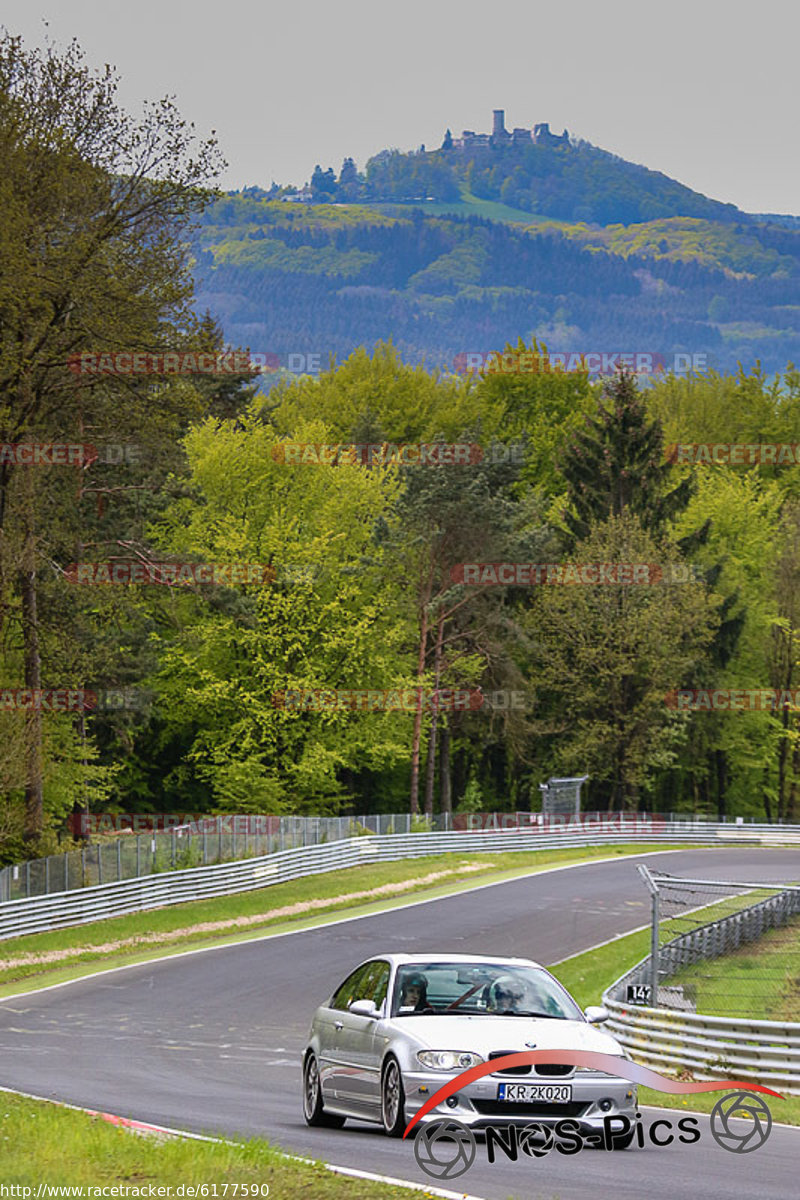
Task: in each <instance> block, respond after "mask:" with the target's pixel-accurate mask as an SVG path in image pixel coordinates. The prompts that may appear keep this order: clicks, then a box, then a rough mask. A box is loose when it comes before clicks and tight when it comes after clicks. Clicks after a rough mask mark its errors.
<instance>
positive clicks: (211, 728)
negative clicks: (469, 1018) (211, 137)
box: [0, 35, 800, 862]
mask: <svg viewBox="0 0 800 1200" xmlns="http://www.w3.org/2000/svg"><path fill="white" fill-rule="evenodd" d="M0 92H2V95H3V97H4V104H3V106H2V107H0V149H2V153H3V161H4V164H5V170H4V173H3V176H2V178H1V179H0V191H2V192H3V196H4V198H5V200H6V204H5V210H6V212H7V214H8V222H7V227H6V230H5V236H4V238H3V241H2V243H0V428H1V430H2V438H1V439H0V444H1V445H2V455H0V535H1V536H0V619H2V622H3V638H2V641H0V672H1V673H2V680H1V681H0V682H1V683H2V687H1V688H0V732H1V733H2V737H1V738H0V862H8V861H14V860H18V859H20V858H22V857H26V856H32V855H34V854H36V853H41V852H46V851H48V850H49V849H52V848H53V847H54V845H55V843H56V840H57V838H58V836H59V833H60V832H62V831H64V830H65V828H66V823H67V819H68V817H69V815H70V814H71V813H74V812H80V811H85V810H87V809H88V810H91V811H95V812H100V811H109V810H110V811H125V812H168V811H179V812H258V813H280V812H295V813H325V812H337V811H349V812H355V813H360V812H367V811H371V812H374V811H398V810H404V809H408V808H410V809H411V811H412V812H418V811H420V812H431V811H434V810H435V809H437V808H439V809H444V810H447V809H450V808H460V809H462V810H465V809H472V810H476V809H479V808H483V809H492V808H496V809H513V808H527V807H530V806H532V805H533V806H535V805H536V803H537V801H538V796H539V792H538V784H539V783H540V782H541V781H542V780H544V779H546V778H547V777H548V776H549V775H552V774H556V775H564V774H584V773H585V774H588V775H589V776H590V784H589V789H588V795H587V796H586V798H585V802H586V804H587V806H589V807H596V808H609V809H614V810H634V809H640V810H649V811H653V810H661V811H663V810H673V811H678V812H681V811H684V812H697V813H703V814H710V815H712V814H716V813H720V814H727V815H736V814H749V815H754V816H758V817H762V818H763V817H766V818H767V819H769V820H775V819H797V818H798V816H800V813H799V812H798V785H799V784H800V722H799V721H798V712H800V705H798V703H797V697H798V680H797V672H798V650H797V647H798V638H799V637H800V475H799V474H798V471H799V470H800V467H798V463H797V461H796V459H797V454H796V453H795V451H796V447H797V446H798V444H800V373H798V371H797V370H796V369H795V368H794V367H793V366H791V365H787V362H788V360H789V359H790V358H791V357H792V356H793V354H794V351H795V347H796V344H797V336H798V324H797V320H798V311H800V306H798V305H797V304H795V303H794V300H795V298H796V293H797V273H798V248H797V241H796V239H797V236H798V234H797V232H796V231H795V230H793V229H792V228H790V227H789V226H788V225H786V224H783V225H778V224H772V223H764V222H747V221H740V220H739V219H738V218H737V220H736V221H734V222H725V221H716V220H715V221H709V220H707V219H706V218H700V217H696V216H679V215H674V216H672V217H664V218H659V219H658V220H656V221H654V222H651V223H650V224H649V225H648V226H636V227H632V228H631V227H623V226H619V227H616V226H609V227H605V228H600V227H599V226H598V227H596V228H590V227H589V226H588V225H585V226H571V227H569V228H566V229H542V228H540V227H536V226H534V227H531V228H527V227H526V226H524V225H523V226H520V225H518V224H511V223H505V222H501V221H491V220H488V219H486V218H483V217H475V216H473V217H464V216H459V215H453V214H449V215H448V214H444V213H443V214H441V215H426V214H424V213H422V212H420V211H415V210H411V211H408V210H406V211H397V212H386V211H381V210H378V209H372V208H369V207H368V206H364V205H361V206H359V205H356V204H352V205H351V204H345V205H341V206H340V205H338V204H329V205H303V204H295V203H290V202H287V201H283V200H270V199H268V198H266V197H265V196H263V195H259V194H253V193H248V194H235V195H228V196H222V197H220V196H219V195H218V194H215V193H214V192H213V191H212V190H211V188H210V186H209V185H210V181H211V180H213V178H214V175H215V172H216V171H217V170H218V169H219V162H218V157H217V152H216V147H215V145H214V143H213V141H212V142H208V143H201V144H200V145H199V146H198V145H197V144H196V143H195V141H194V138H193V135H192V134H191V133H190V132H189V131H188V130H187V127H186V125H185V124H184V123H183V122H182V121H181V119H180V117H179V115H178V114H177V112H176V111H175V110H174V108H172V107H171V105H170V104H169V103H168V102H165V103H164V104H163V105H160V106H158V108H157V109H156V110H153V111H152V112H151V113H150V115H149V116H147V117H146V118H144V123H143V124H137V123H136V122H134V121H132V119H130V118H128V117H127V116H126V115H125V114H124V113H122V112H121V111H120V110H119V109H118V107H117V105H116V102H115V98H114V85H113V81H109V79H108V78H107V77H105V76H103V77H97V76H95V75H94V74H93V73H92V72H91V71H90V70H89V69H88V68H87V67H86V65H85V62H84V60H83V57H82V55H81V52H80V49H79V47H77V45H76V44H74V43H73V44H71V46H70V47H69V48H68V49H67V51H65V52H64V53H63V54H62V55H60V54H59V52H57V51H56V50H55V49H54V48H53V47H48V48H47V49H46V50H45V51H33V52H27V51H26V50H25V49H24V47H23V46H22V45H21V43H20V41H19V39H14V38H10V37H8V35H3V36H2V37H0ZM53 105H56V108H57V110H58V114H59V126H58V136H57V137H55V136H54V134H53V123H52V115H53V111H54V110H53ZM354 186H356V184H355V183H354ZM12 199H13V203H12ZM206 308H207V309H209V310H210V311H207V312H206V311H204V310H205V309H206ZM236 347H242V348H243V349H245V350H246V349H247V348H249V349H250V350H251V351H256V352H263V353H264V354H269V355H270V356H271V357H270V360H269V363H270V374H269V375H268V376H265V375H263V374H253V373H252V371H251V370H250V369H249V367H248V366H247V356H246V354H243V355H241V356H240V357H238V358H237V359H236V360H235V370H233V369H231V367H230V363H231V362H232V361H234V360H233V359H232V356H231V353H230V351H231V350H232V349H235V348H236ZM473 349H476V350H483V349H485V350H501V351H503V352H504V356H505V357H504V361H505V362H506V363H507V364H509V369H508V370H507V371H504V372H502V373H500V372H496V371H492V370H489V369H483V370H480V371H475V372H472V373H465V372H460V371H459V370H457V369H456V368H455V363H456V358H457V356H458V355H460V354H463V353H464V352H465V351H468V350H473ZM756 349H757V353H755V351H756ZM554 350H559V351H576V352H579V351H584V352H588V351H598V350H599V351H636V350H643V351H654V352H657V353H659V354H662V355H663V356H664V357H667V356H668V355H669V354H671V353H674V352H678V351H681V352H691V353H696V352H698V351H701V350H707V351H708V354H709V356H716V363H717V366H716V367H714V365H713V363H712V364H711V366H710V369H707V370H703V371H698V372H695V373H692V374H690V375H686V376H682V377H679V376H678V375H676V374H675V373H666V374H664V375H662V376H659V377H658V378H655V379H652V378H651V379H649V380H648V381H647V385H645V384H644V382H643V381H638V382H637V380H636V378H635V377H634V376H632V375H630V374H626V373H625V372H617V373H614V374H612V375H610V376H609V377H608V378H606V379H605V380H602V381H601V380H597V379H593V378H592V377H591V376H590V374H589V372H588V370H587V369H585V368H584V367H583V366H582V365H581V364H580V363H577V365H576V366H575V368H574V369H570V370H551V369H549V365H548V364H549V357H548V355H549V353H552V351H554ZM293 353H295V354H296V353H299V354H302V355H304V356H305V357H306V359H307V356H308V354H310V353H313V354H316V355H317V356H318V357H319V360H320V361H319V363H318V369H317V368H316V367H315V369H314V370H313V371H311V372H309V371H306V372H305V373H300V372H299V371H292V370H289V369H283V356H284V355H286V356H288V355H290V354H293ZM112 354H115V355H117V359H112ZM84 355H86V356H88V358H89V359H90V360H92V361H96V362H106V361H107V362H109V363H113V362H116V361H121V360H122V359H125V360H126V362H127V367H126V368H125V369H121V370H116V369H108V370H93V371H87V372H83V373H81V371H80V370H76V364H80V363H81V362H83V361H84V358H83V356H84ZM737 355H740V356H741V357H742V360H743V365H742V366H741V367H738V368H737V367H736V365H735V362H732V359H735V357H736V356H737ZM756 357H760V358H761V359H762V365H761V366H758V365H757V364H756V363H755V362H754V359H755V358H756ZM168 358H169V359H171V360H176V359H180V361H181V362H189V363H191V364H192V365H191V366H190V367H186V368H182V369H181V371H174V372H173V371H170V370H167V369H166V368H165V367H163V365H162V366H158V365H154V364H159V363H161V364H163V363H164V362H166V360H167V359H168ZM139 359H141V361H142V362H143V363H144V364H145V365H144V366H142V367H141V369H139V368H138V367H137V369H136V370H133V369H132V367H131V363H132V360H137V361H138V360H139ZM209 360H210V361H211V362H212V363H217V362H219V363H220V364H221V365H220V366H219V369H215V370H212V371H205V370H204V369H203V368H202V367H201V365H200V364H201V362H202V363H207V362H208V361H209ZM423 360H424V361H423ZM523 363H524V364H525V365H524V367H523V365H522V364H523ZM148 364H149V365H148ZM437 364H438V365H437ZM439 366H441V367H443V368H444V369H438V367H439ZM517 367H518V368H519V369H515V368H517ZM265 382H266V383H268V384H269V385H270V386H268V387H265V386H264V385H265ZM704 443H714V444H727V443H734V444H737V445H745V446H749V447H752V446H758V445H761V444H767V445H768V446H769V445H772V446H773V447H774V445H775V444H780V445H781V446H783V447H784V448H785V447H792V448H793V449H792V450H791V452H786V453H781V455H780V456H776V455H775V454H773V455H772V456H771V457H770V456H769V455H766V456H758V455H756V456H755V457H752V456H751V457H749V458H747V457H741V456H739V457H738V458H737V457H735V456H734V457H731V460H730V461H728V462H726V461H721V462H720V461H714V460H713V456H712V457H711V459H709V457H708V456H706V457H705V458H703V456H699V457H698V456H697V455H695V456H694V458H692V455H691V454H690V455H689V456H688V458H687V456H686V455H685V454H683V453H682V452H681V451H680V447H681V446H686V445H688V446H690V447H693V446H695V445H696V444H704ZM352 445H356V446H359V447H361V448H362V450H361V451H359V452H350V451H347V450H345V449H344V447H346V446H352ZM401 446H402V447H404V451H403V452H402V453H400V451H399V449H398V451H396V452H394V451H390V450H382V449H381V447H398V448H399V447H401ZM365 447H366V448H367V449H368V451H369V452H368V453H365V452H363V451H364V448H365ZM420 447H423V448H424V454H423V453H422V451H421V449H420ZM415 448H416V450H415ZM464 449H466V453H465V454H464V453H462V452H461V451H462V450H464ZM456 450H457V451H458V452H456ZM61 451H63V453H62V452H61ZM406 451H409V453H408V454H406ZM494 564H501V566H502V570H500V571H499V572H498V571H496V570H495V566H494ZM537 564H538V566H537ZM598 564H600V566H602V568H603V570H602V573H601V576H600V577H599V576H598V570H599V567H598ZM609 564H611V565H615V570H617V569H618V575H609V571H610V567H609ZM487 570H488V573H487ZM559 572H561V574H559ZM542 573H544V574H542ZM532 579H533V582H532ZM542 579H544V583H542ZM634 579H635V583H636V586H632V583H633V582H634ZM579 581H580V582H583V583H588V584H589V586H573V585H574V584H577V583H578V582H579ZM540 585H541V586H540ZM551 585H552V586H551ZM711 692H715V693H717V694H719V695H730V694H731V693H735V694H736V695H751V694H752V695H758V696H759V697H763V696H764V695H765V694H771V695H774V697H775V700H774V702H773V703H767V702H763V703H761V702H760V703H759V704H757V705H756V704H753V705H747V704H732V705H728V706H727V707H724V708H721V707H718V706H717V707H714V706H709V705H707V704H706V705H705V706H699V707H692V706H691V705H689V706H687V705H686V704H683V703H682V702H681V701H680V699H679V698H680V697H681V696H685V695H694V694H696V693H698V694H702V695H704V696H708V695H709V694H710V693H711ZM401 695H402V696H409V695H410V696H412V697H415V696H423V697H428V698H429V697H431V696H439V697H442V696H445V695H446V696H449V697H451V698H452V697H454V696H460V697H463V696H467V697H469V702H467V703H455V702H450V703H447V702H445V701H444V700H441V701H436V702H434V701H431V700H430V699H426V700H425V702H424V703H422V702H420V703H418V704H417V705H416V707H415V706H414V705H413V704H412V705H408V704H398V703H395V702H391V703H390V702H389V701H388V700H387V699H386V698H387V697H396V696H401ZM356 696H358V697H361V698H362V699H363V697H365V696H366V697H368V698H369V697H372V698H373V700H374V699H375V698H376V697H377V698H378V702H376V703H372V702H371V701H370V702H369V703H361V702H360V701H356V700H355V699H354V697H356ZM323 697H324V698H325V700H324V702H323V701H322V699H321V698H323ZM331 697H333V700H332V701H331ZM381 697H382V698H383V699H382V700H381ZM337 698H340V699H341V702H338V699H337Z"/></svg>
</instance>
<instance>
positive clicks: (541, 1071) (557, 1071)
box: [535, 1063, 575, 1079]
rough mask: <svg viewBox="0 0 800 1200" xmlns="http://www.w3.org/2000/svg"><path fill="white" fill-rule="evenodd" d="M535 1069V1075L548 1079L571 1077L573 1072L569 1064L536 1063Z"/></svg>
mask: <svg viewBox="0 0 800 1200" xmlns="http://www.w3.org/2000/svg"><path fill="white" fill-rule="evenodd" d="M535 1069H536V1074H537V1075H547V1076H548V1078H550V1079H552V1078H553V1077H554V1076H558V1075H571V1074H572V1072H573V1071H574V1070H575V1068H574V1067H573V1066H572V1065H571V1063H537V1064H536V1068H535Z"/></svg>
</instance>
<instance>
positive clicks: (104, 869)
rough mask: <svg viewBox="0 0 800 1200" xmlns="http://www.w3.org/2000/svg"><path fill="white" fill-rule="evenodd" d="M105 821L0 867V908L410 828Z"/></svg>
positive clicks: (282, 820) (249, 819)
mask: <svg viewBox="0 0 800 1200" xmlns="http://www.w3.org/2000/svg"><path fill="white" fill-rule="evenodd" d="M147 820H148V817H147V816H146V815H145V816H143V817H142V823H143V825H144V823H145V822H146V821H147ZM113 821H114V818H113V817H111V816H110V817H109V820H108V828H106V829H105V830H103V832H106V833H114V834H116V836H113V837H101V840H99V841H95V842H93V843H90V844H87V845H85V846H82V847H79V848H77V849H74V850H67V851H65V852H63V853H61V854H51V855H49V856H48V857H46V858H35V859H29V860H28V861H27V862H21V863H15V864H13V865H11V866H8V867H2V868H0V903H2V902H3V901H6V900H21V899H22V898H23V897H24V898H26V899H27V898H29V897H32V896H47V895H52V894H56V893H58V892H69V891H74V890H75V889H77V888H85V887H91V886H92V885H94V884H99V883H114V882H117V883H119V882H121V881H122V880H123V879H137V878H139V876H142V875H152V874H155V873H156V872H161V871H176V870H179V869H184V868H189V867H200V866H203V867H205V866H209V865H210V864H212V863H217V862H231V861H234V860H236V859H241V858H254V857H258V856H260V855H264V854H274V853H276V852H277V851H280V850H294V849H295V848H296V847H298V846H316V845H318V844H320V843H321V842H340V841H342V839H343V838H348V837H354V836H356V834H358V835H361V834H363V833H365V832H368V833H378V834H387V833H410V832H411V829H412V823H411V822H412V818H411V816H410V814H409V813H399V814H396V813H373V814H370V815H368V816H362V817H350V816H335V817H301V816H294V815H284V816H266V815H261V814H248V813H238V814H226V815H224V816H218V817H200V818H198V819H191V820H190V819H188V818H187V820H186V821H181V820H180V819H178V820H175V821H172V819H170V825H169V827H167V828H158V829H149V830H147V831H146V832H137V831H136V830H135V829H130V828H127V827H126V826H125V825H124V824H120V825H119V826H114V825H113ZM101 829H102V825H101ZM87 832H91V830H87ZM94 832H99V831H94Z"/></svg>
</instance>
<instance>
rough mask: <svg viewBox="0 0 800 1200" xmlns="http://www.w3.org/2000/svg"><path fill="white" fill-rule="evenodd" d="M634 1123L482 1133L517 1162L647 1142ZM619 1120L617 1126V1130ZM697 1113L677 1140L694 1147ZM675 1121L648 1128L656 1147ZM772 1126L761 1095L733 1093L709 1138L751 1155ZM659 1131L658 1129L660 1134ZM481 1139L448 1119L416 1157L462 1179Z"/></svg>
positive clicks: (427, 1134)
mask: <svg viewBox="0 0 800 1200" xmlns="http://www.w3.org/2000/svg"><path fill="white" fill-rule="evenodd" d="M741 1116H745V1117H747V1118H749V1122H748V1124H749V1128H747V1129H742V1128H741V1125H740V1127H739V1128H736V1127H735V1126H734V1125H732V1124H731V1121H732V1119H734V1118H737V1117H741ZM636 1117H637V1120H636V1124H635V1126H633V1124H632V1122H631V1121H630V1120H629V1118H628V1117H625V1116H622V1115H619V1116H615V1117H609V1116H606V1117H604V1118H603V1130H602V1131H600V1130H592V1131H588V1132H584V1131H582V1129H581V1127H580V1125H579V1123H578V1122H577V1121H574V1120H572V1119H571V1118H567V1119H565V1120H563V1121H556V1122H555V1124H545V1123H544V1122H539V1121H531V1122H529V1124H527V1125H522V1126H515V1125H508V1126H505V1127H503V1126H489V1127H488V1128H485V1129H483V1130H482V1131H481V1132H482V1133H483V1134H484V1136H485V1144H486V1158H487V1161H488V1162H489V1163H490V1164H493V1163H494V1162H496V1161H497V1159H498V1157H499V1152H501V1151H502V1154H503V1155H504V1156H505V1158H506V1159H509V1160H510V1161H511V1162H517V1161H518V1159H519V1157H520V1154H524V1155H527V1156H528V1158H532V1159H536V1158H544V1157H545V1156H546V1155H548V1154H549V1153H550V1152H551V1150H556V1151H557V1152H558V1153H559V1154H563V1155H569V1156H571V1155H573V1154H578V1153H579V1152H580V1151H581V1150H585V1149H587V1148H589V1147H591V1148H595V1149H605V1150H615V1149H626V1148H627V1147H628V1146H629V1145H631V1144H632V1141H631V1139H630V1133H631V1129H632V1128H633V1129H634V1137H635V1141H636V1143H637V1144H638V1145H639V1146H640V1147H642V1148H643V1147H644V1146H645V1136H644V1135H645V1130H644V1126H643V1125H642V1124H641V1113H637V1114H636ZM615 1123H616V1128H615ZM698 1124H699V1122H698V1120H697V1118H696V1117H690V1116H685V1117H681V1118H680V1120H679V1121H678V1122H677V1128H678V1130H680V1131H681V1132H680V1133H679V1134H678V1136H677V1141H678V1142H682V1143H683V1144H684V1145H693V1144H694V1143H695V1142H698V1141H699V1140H700V1130H699V1129H698V1128H697V1125H698ZM673 1128H674V1127H673V1125H672V1122H671V1121H666V1120H658V1121H654V1122H653V1123H652V1124H651V1125H650V1127H649V1129H648V1134H649V1135H650V1141H651V1142H652V1143H653V1144H654V1145H656V1146H667V1145H670V1144H671V1143H673V1142H674V1141H675V1140H676V1137H675V1134H674V1133H673V1132H672V1130H673ZM771 1129H772V1114H771V1113H770V1111H769V1109H768V1107H767V1105H766V1104H765V1103H764V1101H763V1100H762V1099H761V1098H760V1097H759V1096H754V1095H752V1094H751V1093H749V1092H742V1091H738V1092H732V1093H730V1095H727V1096H723V1097H722V1099H721V1100H718V1101H717V1103H716V1104H715V1105H714V1108H713V1109H712V1111H711V1136H712V1137H713V1138H714V1140H715V1142H717V1144H718V1145H719V1146H721V1147H722V1148H723V1149H724V1150H730V1151H731V1152H732V1153H734V1154H750V1153H751V1152H752V1151H753V1150H759V1149H760V1148H761V1146H763V1145H764V1143H765V1142H766V1140H767V1138H768V1137H769V1135H770V1131H771ZM656 1131H657V1132H656ZM476 1155H477V1139H476V1137H475V1134H474V1133H473V1131H472V1130H471V1129H470V1128H469V1127H468V1126H466V1125H463V1124H462V1123H461V1122H460V1121H454V1120H452V1119H446V1120H441V1121H432V1122H431V1123H430V1124H428V1125H423V1126H422V1127H421V1128H420V1130H419V1132H418V1133H417V1136H416V1138H415V1140H414V1157H415V1158H416V1160H417V1163H418V1164H419V1166H420V1167H421V1168H422V1170H423V1171H424V1172H425V1174H426V1175H430V1176H431V1177H432V1178H433V1179H439V1180H448V1179H458V1177H459V1176H460V1175H464V1174H465V1173H466V1172H467V1171H468V1170H469V1169H470V1167H471V1166H472V1164H473V1163H474V1162H475V1158H476Z"/></svg>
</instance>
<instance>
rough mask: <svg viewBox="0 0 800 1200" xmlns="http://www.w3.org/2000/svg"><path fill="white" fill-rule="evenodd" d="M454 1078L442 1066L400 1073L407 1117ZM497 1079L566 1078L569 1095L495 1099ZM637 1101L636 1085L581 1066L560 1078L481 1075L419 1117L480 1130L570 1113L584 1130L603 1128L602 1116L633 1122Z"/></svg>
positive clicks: (543, 1120)
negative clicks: (563, 1098)
mask: <svg viewBox="0 0 800 1200" xmlns="http://www.w3.org/2000/svg"><path fill="white" fill-rule="evenodd" d="M454 1078H455V1074H453V1075H448V1074H447V1073H446V1072H444V1071H420V1072H417V1071H414V1072H405V1073H404V1075H403V1084H404V1088H405V1108H406V1116H407V1118H408V1119H409V1120H411V1118H412V1117H414V1116H416V1114H417V1113H418V1112H419V1110H420V1108H422V1106H423V1104H424V1103H425V1102H426V1100H429V1099H430V1097H431V1096H432V1095H434V1093H435V1092H437V1091H438V1090H439V1088H440V1087H442V1086H443V1084H445V1083H448V1082H449V1081H450V1080H451V1079H454ZM500 1083H521V1084H524V1083H536V1084H542V1085H544V1086H547V1085H549V1084H554V1085H558V1084H562V1083H565V1084H569V1085H570V1086H571V1087H572V1099H571V1100H570V1101H569V1102H567V1103H545V1102H538V1101H534V1102H530V1103H516V1102H508V1101H504V1100H498V1099H497V1094H498V1084H500ZM636 1100H637V1097H636V1088H635V1086H634V1085H633V1084H632V1083H630V1082H629V1081H628V1080H627V1079H621V1078H619V1077H618V1076H615V1075H604V1074H600V1073H594V1072H591V1073H585V1072H580V1071H576V1072H575V1074H574V1075H571V1076H567V1077H562V1078H544V1077H541V1076H539V1077H531V1076H524V1077H511V1076H505V1075H486V1076H484V1078H483V1079H479V1080H478V1081H477V1082H475V1083H470V1084H467V1086H466V1087H464V1088H462V1089H461V1090H460V1091H458V1092H456V1093H454V1095H452V1096H450V1097H448V1100H446V1101H445V1102H444V1103H443V1104H438V1105H437V1106H436V1107H435V1108H433V1109H431V1111H430V1112H429V1113H426V1114H425V1116H424V1117H423V1118H422V1122H421V1123H424V1124H427V1123H428V1122H430V1121H441V1120H442V1119H444V1118H449V1119H450V1120H455V1121H460V1122H461V1123H462V1124H463V1125H468V1126H470V1127H472V1128H475V1129H480V1128H485V1127H486V1126H487V1125H509V1124H515V1125H527V1124H529V1123H530V1122H531V1121H537V1122H541V1123H543V1124H547V1125H554V1124H555V1123H556V1122H557V1121H562V1120H565V1119H566V1118H569V1119H571V1120H573V1121H575V1122H576V1123H577V1125H578V1126H579V1127H580V1128H581V1129H583V1130H586V1131H592V1132H602V1130H603V1128H604V1126H603V1120H604V1118H606V1117H618V1116H624V1117H627V1118H628V1120H629V1121H630V1122H631V1125H633V1122H634V1118H635V1115H636Z"/></svg>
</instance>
